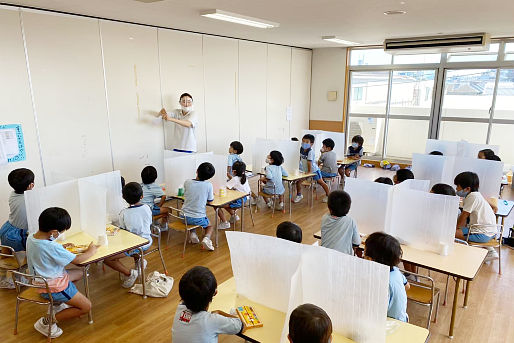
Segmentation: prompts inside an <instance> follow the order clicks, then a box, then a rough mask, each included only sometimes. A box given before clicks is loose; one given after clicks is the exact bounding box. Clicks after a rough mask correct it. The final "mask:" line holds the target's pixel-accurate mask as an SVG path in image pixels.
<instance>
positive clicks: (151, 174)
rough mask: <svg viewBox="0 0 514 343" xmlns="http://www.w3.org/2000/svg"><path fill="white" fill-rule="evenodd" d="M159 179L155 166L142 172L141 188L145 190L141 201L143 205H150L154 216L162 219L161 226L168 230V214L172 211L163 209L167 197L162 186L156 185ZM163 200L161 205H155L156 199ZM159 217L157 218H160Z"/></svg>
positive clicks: (160, 202) (148, 167) (147, 167)
mask: <svg viewBox="0 0 514 343" xmlns="http://www.w3.org/2000/svg"><path fill="white" fill-rule="evenodd" d="M156 179H157V169H155V167H153V166H146V167H144V168H143V170H142V171H141V180H142V181H143V183H141V188H142V189H143V198H142V199H141V203H142V204H145V205H148V206H149V207H150V210H152V216H159V217H161V226H163V227H164V228H165V229H166V223H167V221H168V217H167V216H168V213H169V212H170V209H169V208H167V207H162V205H164V203H165V202H166V195H164V191H163V190H162V188H161V186H159V185H158V184H156V183H155V180H156ZM157 198H161V200H160V201H159V205H156V204H155V199H157ZM159 217H157V218H159Z"/></svg>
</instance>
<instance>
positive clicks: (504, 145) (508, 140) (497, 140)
mask: <svg viewBox="0 0 514 343" xmlns="http://www.w3.org/2000/svg"><path fill="white" fill-rule="evenodd" d="M513 133H514V124H493V126H492V127H491V138H490V139H489V144H491V145H499V146H500V153H499V157H500V158H501V160H502V161H503V162H505V163H508V164H511V165H514V149H513V148H512V134H513Z"/></svg>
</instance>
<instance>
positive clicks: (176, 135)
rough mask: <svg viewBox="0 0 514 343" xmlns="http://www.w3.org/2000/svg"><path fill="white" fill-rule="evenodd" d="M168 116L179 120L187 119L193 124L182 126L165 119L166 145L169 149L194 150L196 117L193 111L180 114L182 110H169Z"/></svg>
mask: <svg viewBox="0 0 514 343" xmlns="http://www.w3.org/2000/svg"><path fill="white" fill-rule="evenodd" d="M169 116H170V117H171V118H175V119H179V120H188V121H190V122H191V124H192V125H193V126H192V127H184V126H182V125H179V124H176V123H173V122H170V121H166V122H165V125H166V132H167V135H166V146H168V147H170V148H171V149H179V150H187V151H193V152H196V126H197V125H198V117H197V116H196V113H195V111H191V112H188V113H187V114H186V115H182V110H181V109H176V110H173V111H172V112H170V113H169Z"/></svg>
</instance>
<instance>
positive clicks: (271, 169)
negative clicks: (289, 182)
mask: <svg viewBox="0 0 514 343" xmlns="http://www.w3.org/2000/svg"><path fill="white" fill-rule="evenodd" d="M266 163H268V165H267V166H266V168H265V170H266V172H265V175H264V176H262V177H261V182H262V183H264V187H262V192H263V193H266V194H272V195H278V197H279V204H278V206H277V207H276V208H277V209H278V210H281V209H283V208H284V192H285V191H286V190H285V188H284V184H283V183H282V176H288V174H287V171H286V170H285V169H284V168H283V167H282V163H284V157H282V153H280V151H276V150H273V151H271V152H270V153H269V155H268V156H267V157H266ZM266 204H267V205H268V207H271V206H272V204H273V203H272V201H271V199H268V201H267V202H266Z"/></svg>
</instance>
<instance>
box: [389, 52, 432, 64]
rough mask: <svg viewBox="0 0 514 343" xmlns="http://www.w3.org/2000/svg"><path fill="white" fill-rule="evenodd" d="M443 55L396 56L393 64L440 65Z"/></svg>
mask: <svg viewBox="0 0 514 343" xmlns="http://www.w3.org/2000/svg"><path fill="white" fill-rule="evenodd" d="M439 62H441V54H414V55H394V57H393V64H419V63H439Z"/></svg>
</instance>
